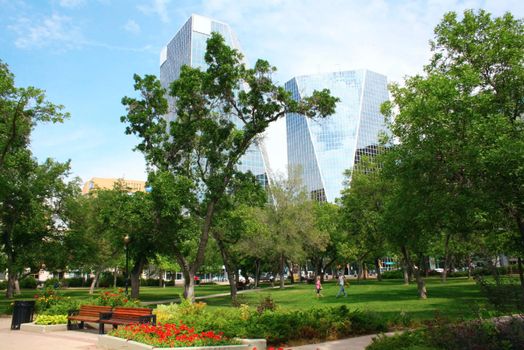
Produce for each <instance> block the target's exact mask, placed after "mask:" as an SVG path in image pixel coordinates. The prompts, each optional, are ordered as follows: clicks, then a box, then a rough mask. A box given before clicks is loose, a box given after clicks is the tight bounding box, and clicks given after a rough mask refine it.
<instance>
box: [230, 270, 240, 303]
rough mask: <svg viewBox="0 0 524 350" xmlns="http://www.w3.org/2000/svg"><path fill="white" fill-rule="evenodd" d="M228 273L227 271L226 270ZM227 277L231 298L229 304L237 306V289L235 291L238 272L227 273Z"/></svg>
mask: <svg viewBox="0 0 524 350" xmlns="http://www.w3.org/2000/svg"><path fill="white" fill-rule="evenodd" d="M228 271H229V270H228ZM228 275H229V279H228V281H229V295H230V296H231V303H232V304H233V305H237V300H238V289H237V282H238V277H239V276H238V272H233V273H232V274H230V273H228Z"/></svg>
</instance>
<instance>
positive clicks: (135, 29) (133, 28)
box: [124, 19, 140, 34]
mask: <svg viewBox="0 0 524 350" xmlns="http://www.w3.org/2000/svg"><path fill="white" fill-rule="evenodd" d="M124 29H125V30H126V31H128V32H130V33H133V34H138V33H140V26H139V25H138V23H136V22H135V21H133V20H132V19H130V20H128V21H127V22H126V24H125V25H124Z"/></svg>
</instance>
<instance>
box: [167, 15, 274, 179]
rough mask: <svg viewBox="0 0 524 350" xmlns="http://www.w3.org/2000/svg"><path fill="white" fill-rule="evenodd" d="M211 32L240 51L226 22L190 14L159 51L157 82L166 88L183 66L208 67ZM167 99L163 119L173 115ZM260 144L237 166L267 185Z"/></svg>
mask: <svg viewBox="0 0 524 350" xmlns="http://www.w3.org/2000/svg"><path fill="white" fill-rule="evenodd" d="M212 32H218V33H220V34H221V35H222V36H223V37H224V39H225V41H226V43H227V44H228V45H229V46H230V47H232V48H235V49H237V50H238V51H241V49H240V44H239V42H238V39H237V37H236V35H235V33H234V32H233V31H232V30H231V28H230V27H229V25H227V24H225V23H223V22H219V21H216V20H213V19H210V18H207V17H203V16H199V15H192V16H191V17H190V18H189V20H188V21H187V22H186V23H185V24H184V25H183V26H182V28H181V29H180V30H179V31H178V33H177V34H176V35H175V36H174V38H173V39H172V40H171V41H170V42H169V43H168V44H167V46H165V47H164V48H163V49H162V51H161V52H160V82H161V83H162V86H163V87H164V88H166V89H168V88H169V84H170V83H171V82H172V81H174V80H176V79H178V78H179V76H180V69H181V68H182V66H183V65H188V66H191V67H195V68H201V69H202V70H205V69H206V68H207V65H206V63H205V61H204V55H205V52H206V45H207V39H208V38H209V37H210V36H211V33H212ZM168 102H169V110H170V112H169V113H168V114H167V116H166V118H167V119H168V120H173V119H174V118H176V111H175V110H174V101H173V98H172V97H170V96H168ZM235 118H236V117H235ZM233 122H235V123H236V125H237V127H239V128H240V127H241V123H240V121H239V120H236V119H233ZM263 147H264V146H263V144H262V143H261V142H254V143H253V144H252V145H251V146H250V147H249V148H248V150H247V151H246V154H245V155H244V156H243V157H242V158H241V159H240V164H238V169H239V170H240V171H243V172H247V171H251V172H252V173H253V175H255V176H256V177H257V179H258V180H259V181H260V183H261V184H262V185H267V182H268V176H267V170H266V161H265V159H264V157H263V153H262V151H263Z"/></svg>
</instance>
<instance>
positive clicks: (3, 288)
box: [0, 281, 7, 290]
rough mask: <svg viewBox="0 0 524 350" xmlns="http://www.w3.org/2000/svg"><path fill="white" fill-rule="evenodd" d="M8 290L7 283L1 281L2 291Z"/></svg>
mask: <svg viewBox="0 0 524 350" xmlns="http://www.w3.org/2000/svg"><path fill="white" fill-rule="evenodd" d="M6 289H7V281H0V290H6Z"/></svg>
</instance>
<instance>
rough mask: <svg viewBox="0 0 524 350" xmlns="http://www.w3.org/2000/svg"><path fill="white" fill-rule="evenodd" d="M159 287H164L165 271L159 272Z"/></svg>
mask: <svg viewBox="0 0 524 350" xmlns="http://www.w3.org/2000/svg"><path fill="white" fill-rule="evenodd" d="M158 286H159V287H163V286H164V270H162V269H160V270H159V271H158Z"/></svg>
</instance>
